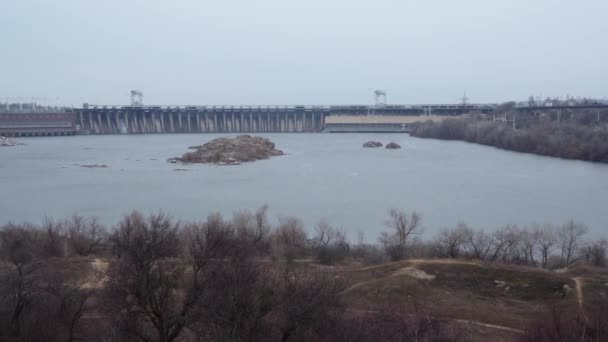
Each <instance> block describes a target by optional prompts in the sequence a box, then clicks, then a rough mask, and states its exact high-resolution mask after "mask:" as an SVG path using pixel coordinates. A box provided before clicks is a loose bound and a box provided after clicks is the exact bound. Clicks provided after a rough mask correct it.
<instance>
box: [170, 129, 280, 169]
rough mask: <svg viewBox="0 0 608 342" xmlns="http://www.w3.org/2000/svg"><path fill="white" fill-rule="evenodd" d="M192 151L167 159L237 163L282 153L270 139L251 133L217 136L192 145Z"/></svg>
mask: <svg viewBox="0 0 608 342" xmlns="http://www.w3.org/2000/svg"><path fill="white" fill-rule="evenodd" d="M190 148H191V149H193V150H195V151H193V152H188V153H185V154H184V155H183V156H181V157H178V158H172V159H169V162H171V163H203V164H216V165H238V164H240V163H242V162H250V161H255V160H260V159H268V158H270V157H273V156H280V155H283V154H284V153H283V151H281V150H277V149H276V148H275V145H274V143H273V142H272V141H270V140H268V139H266V138H262V137H255V136H251V135H239V136H237V137H228V138H218V139H214V140H211V141H210V142H208V143H206V144H204V145H201V146H192V147H190Z"/></svg>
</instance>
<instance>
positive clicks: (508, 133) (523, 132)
mask: <svg viewBox="0 0 608 342" xmlns="http://www.w3.org/2000/svg"><path fill="white" fill-rule="evenodd" d="M501 108H502V109H501ZM508 108H509V106H507V107H504V106H503V107H499V109H498V110H499V111H500V112H499V113H495V114H494V115H492V116H486V117H483V116H480V115H473V116H471V117H469V118H466V119H448V120H444V121H438V122H433V121H427V122H424V123H420V124H418V125H416V126H414V127H413V128H412V132H411V134H412V135H413V136H415V137H420V138H434V139H446V140H462V141H467V142H473V143H478V144H482V145H490V146H494V147H498V148H502V149H505V150H511V151H517V152H525V153H534V154H539V155H544V156H551V157H559V158H566V159H577V160H585V161H594V162H603V163H608V113H599V112H593V113H592V112H585V111H581V112H576V113H570V116H569V117H566V118H562V114H560V115H557V114H554V116H551V115H547V114H542V115H541V114H538V115H536V114H524V113H516V112H514V111H513V110H509V109H508Z"/></svg>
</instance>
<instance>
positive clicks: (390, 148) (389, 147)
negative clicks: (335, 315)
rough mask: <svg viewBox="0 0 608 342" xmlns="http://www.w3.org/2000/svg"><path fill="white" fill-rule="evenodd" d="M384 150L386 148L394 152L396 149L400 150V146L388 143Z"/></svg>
mask: <svg viewBox="0 0 608 342" xmlns="http://www.w3.org/2000/svg"><path fill="white" fill-rule="evenodd" d="M386 148H388V149H389V150H396V149H398V148H401V145H399V144H397V143H395V142H390V143H388V144H386Z"/></svg>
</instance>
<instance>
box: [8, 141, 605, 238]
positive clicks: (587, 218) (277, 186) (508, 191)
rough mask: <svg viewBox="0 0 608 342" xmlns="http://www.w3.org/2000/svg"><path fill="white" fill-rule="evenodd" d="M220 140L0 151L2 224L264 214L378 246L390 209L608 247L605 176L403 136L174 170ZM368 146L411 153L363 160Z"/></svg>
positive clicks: (581, 166)
mask: <svg viewBox="0 0 608 342" xmlns="http://www.w3.org/2000/svg"><path fill="white" fill-rule="evenodd" d="M218 136H221V135H220V134H176V135H165V134H163V135H111V136H76V137H45V138H27V139H23V138H22V139H20V141H23V142H25V143H26V144H27V146H17V147H10V148H0V223H5V222H7V221H25V220H27V221H33V222H40V221H41V220H42V219H43V218H44V216H51V217H56V218H59V217H65V216H68V215H71V214H72V213H74V212H76V213H79V214H82V215H95V216H97V217H99V218H100V219H101V220H102V221H103V222H105V223H108V224H111V223H114V222H116V221H117V220H118V218H119V217H120V215H122V214H124V213H127V212H129V211H130V210H132V209H139V210H142V211H145V212H154V211H157V210H159V209H163V210H164V211H166V212H168V213H170V214H172V215H174V216H176V217H178V218H183V219H196V218H203V217H205V216H206V215H207V214H208V213H210V212H213V211H221V212H224V213H226V214H230V213H231V212H232V211H233V210H235V209H239V208H248V209H255V208H256V207H258V206H260V205H262V204H264V203H266V204H268V205H269V206H270V208H271V212H270V214H271V217H272V218H273V219H276V217H277V216H278V215H294V216H298V217H300V218H302V219H303V221H304V223H305V224H306V226H307V227H308V228H311V227H312V226H313V225H314V223H315V222H316V221H318V220H319V219H321V218H325V219H327V220H329V221H330V223H332V224H334V225H336V226H343V227H344V228H346V229H347V230H348V231H350V232H352V233H351V236H352V237H353V238H354V236H356V234H355V232H356V231H358V230H363V231H364V232H365V238H366V239H367V240H369V241H373V240H375V237H376V236H377V234H378V233H379V232H380V231H381V230H383V229H384V227H383V222H384V218H385V216H386V211H387V209H389V208H400V209H404V210H406V211H411V210H418V211H420V212H421V213H422V214H423V217H424V219H423V222H424V226H425V228H426V235H427V236H428V237H430V236H431V235H432V234H433V233H434V232H436V231H437V230H439V229H440V228H442V227H445V226H453V225H455V224H456V223H457V222H466V223H468V224H470V225H473V226H474V227H478V228H487V229H493V228H496V227H500V226H502V225H505V224H509V223H516V224H531V223H544V222H553V223H561V222H564V221H566V220H568V219H575V220H578V221H580V222H583V223H585V224H586V225H588V226H589V228H590V229H591V231H592V233H593V235H596V236H604V235H608V234H604V233H605V232H606V229H608V215H607V209H606V208H607V203H608V166H607V165H601V164H594V163H588V162H580V161H570V160H561V159H556V158H549V157H541V156H535V155H529V154H521V153H514V152H508V151H503V150H498V149H495V148H491V147H486V146H480V145H475V144H469V143H464V142H453V141H440V140H428V139H418V138H413V137H409V136H407V135H401V134H265V135H263V136H265V137H268V138H270V139H271V140H273V141H274V142H275V143H276V144H277V147H278V148H280V149H282V150H284V151H285V152H286V153H287V155H286V156H281V157H275V158H273V159H270V160H264V161H258V162H254V163H247V164H243V165H239V166H210V165H187V166H181V165H176V164H170V163H167V162H166V159H167V158H170V157H175V156H179V155H181V154H182V153H184V152H186V151H187V147H188V146H191V145H198V144H201V143H204V142H206V141H208V140H211V139H213V138H216V137H218ZM367 140H379V141H382V142H384V143H388V142H389V141H395V142H397V143H399V144H400V145H401V146H402V147H403V148H402V149H401V150H385V149H364V148H361V144H362V143H363V142H365V141H367ZM76 164H78V165H82V164H107V165H108V166H109V167H108V168H92V169H90V168H83V167H80V166H78V165H76ZM176 168H186V169H188V171H175V170H174V169H176Z"/></svg>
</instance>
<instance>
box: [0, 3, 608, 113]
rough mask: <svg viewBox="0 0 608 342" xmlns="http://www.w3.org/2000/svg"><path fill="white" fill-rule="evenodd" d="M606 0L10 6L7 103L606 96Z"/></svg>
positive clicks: (1, 92)
mask: <svg viewBox="0 0 608 342" xmlns="http://www.w3.org/2000/svg"><path fill="white" fill-rule="evenodd" d="M606 14H608V1H606V0H585V1H572V0H533V1H530V0H503V1H498V0H424V1H423V0H417V1H414V0H400V1H397V0H395V1H391V0H373V1H372V0H369V1H359V0H300V1H291V0H255V1H254V0H242V1H239V0H215V1H207V0H173V1H169V0H138V1H135V0H103V1H102V0H95V1H91V0H1V1H0V18H1V19H0V41H1V42H2V43H1V44H2V45H1V46H2V47H1V48H0V100H3V101H6V100H7V99H9V100H10V99H19V98H38V99H39V100H38V102H41V103H43V102H47V103H49V104H60V105H70V106H81V105H82V104H83V103H85V102H86V103H91V104H100V105H103V104H108V105H121V104H125V105H126V104H128V103H129V102H130V90H131V89H141V90H142V91H143V93H144V98H143V101H144V103H145V104H158V105H265V104H276V105H296V104H318V105H331V104H371V103H372V102H373V95H372V90H373V89H386V91H387V100H388V103H389V104H390V103H393V104H419V103H457V102H459V101H460V98H461V97H462V96H463V93H464V92H466V94H467V96H468V97H469V99H470V102H474V103H494V102H503V101H507V100H525V99H527V98H528V96H530V95H534V96H543V97H546V96H560V97H564V96H566V95H571V96H587V97H594V98H607V97H608V87H607V86H608V83H607V82H606V81H607V80H608V63H607V62H608V44H606V40H607V39H608V38H607V37H606V36H607V35H608V20H605V16H606Z"/></svg>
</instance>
